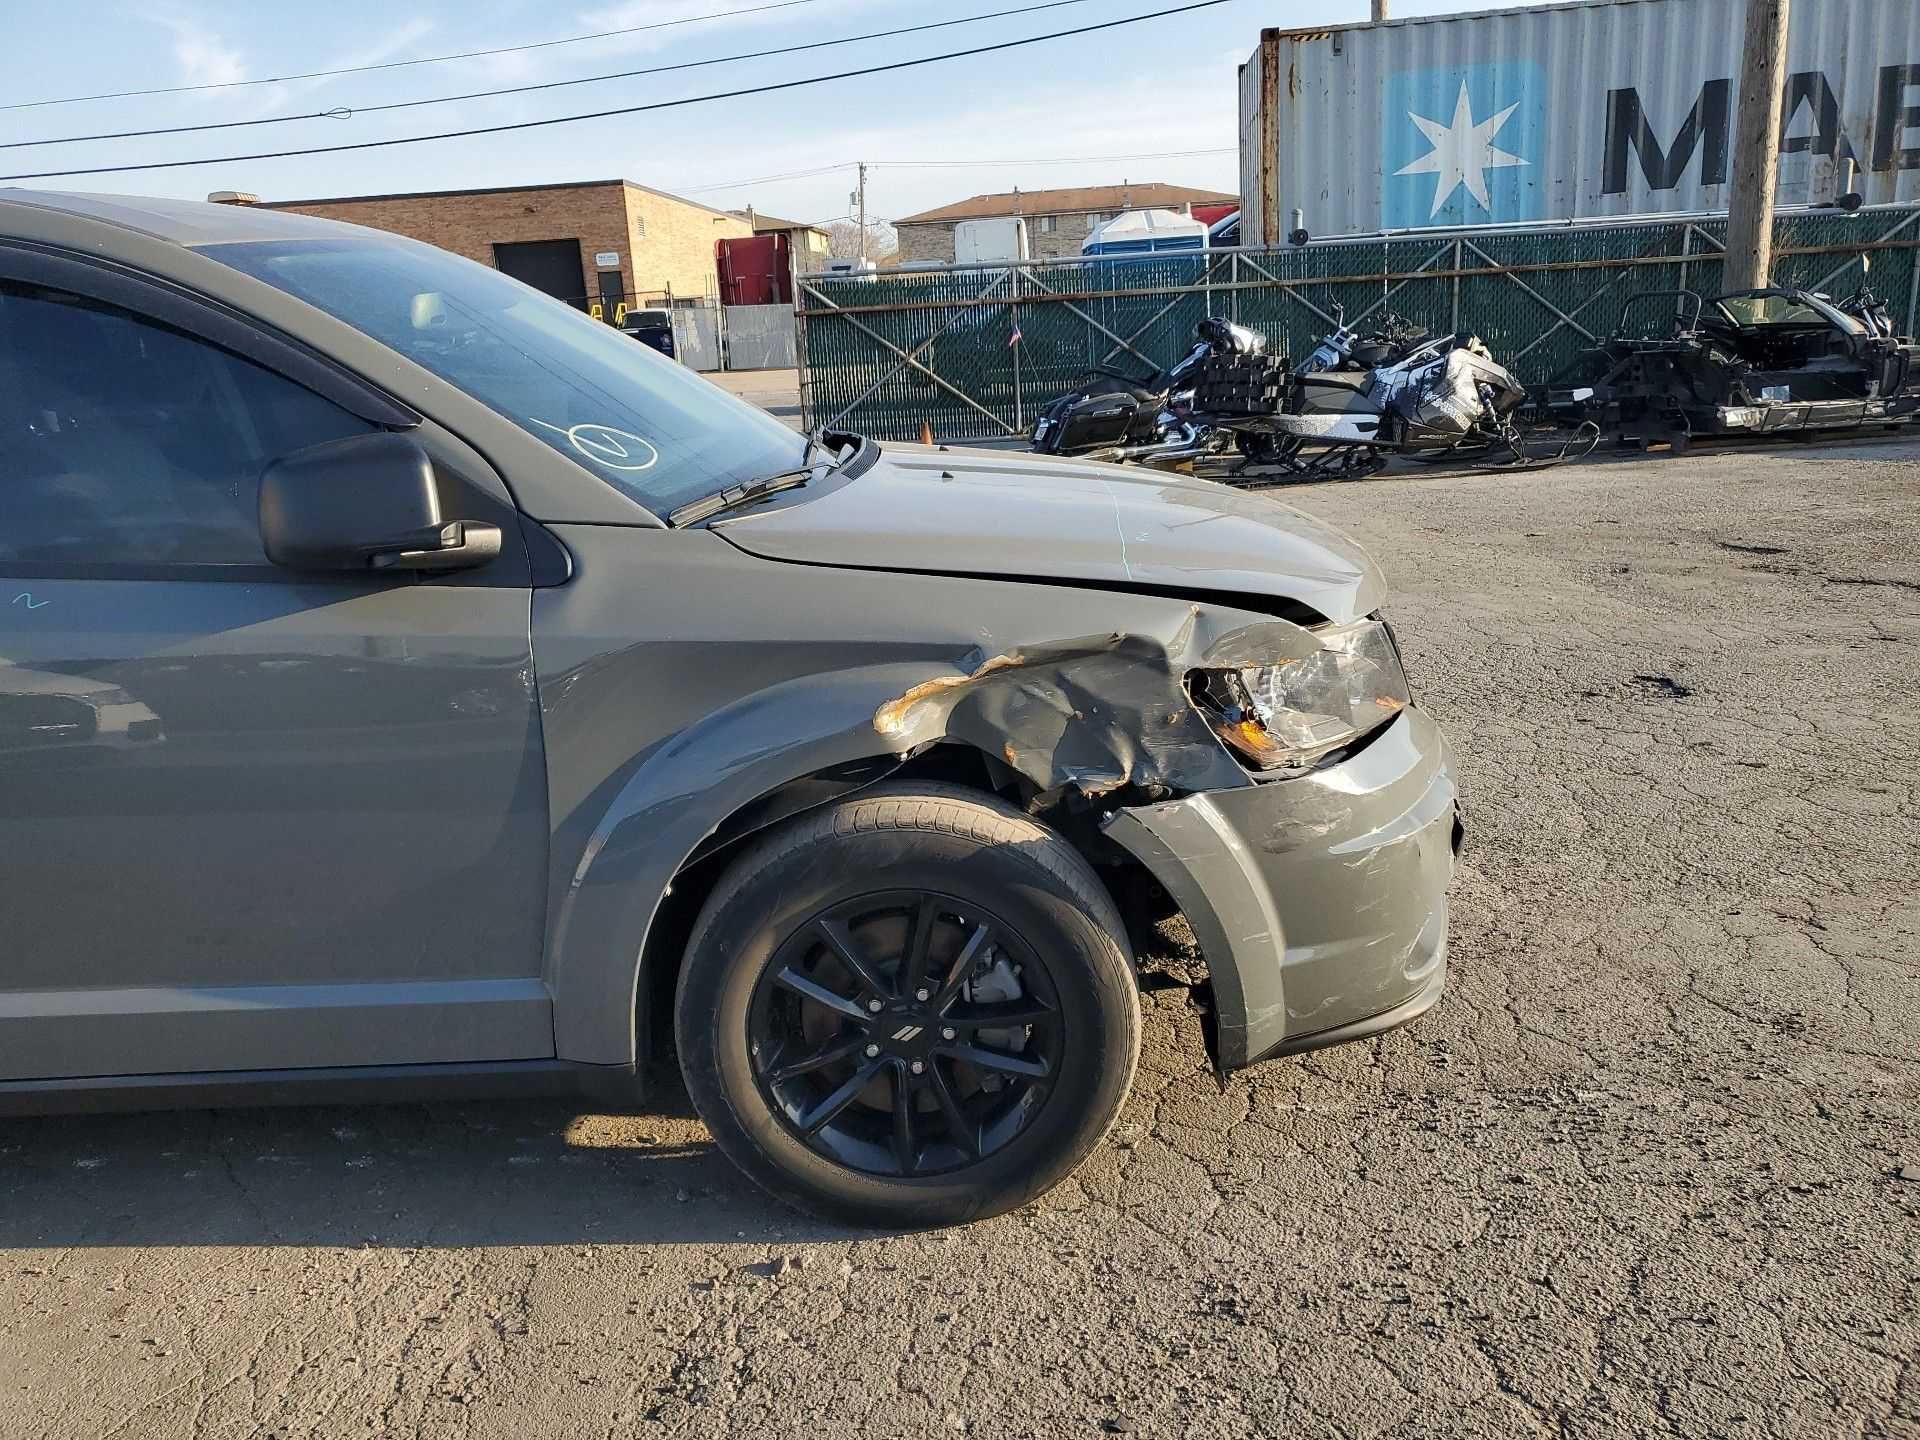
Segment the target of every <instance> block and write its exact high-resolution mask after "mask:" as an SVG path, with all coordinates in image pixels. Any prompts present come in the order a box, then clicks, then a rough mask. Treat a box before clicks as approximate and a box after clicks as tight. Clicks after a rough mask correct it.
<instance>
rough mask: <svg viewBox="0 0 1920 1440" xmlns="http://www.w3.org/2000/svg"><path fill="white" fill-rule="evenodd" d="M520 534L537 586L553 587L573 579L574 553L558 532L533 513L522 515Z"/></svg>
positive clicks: (537, 588) (536, 587)
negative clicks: (537, 518)
mask: <svg viewBox="0 0 1920 1440" xmlns="http://www.w3.org/2000/svg"><path fill="white" fill-rule="evenodd" d="M520 536H521V538H522V539H523V540H524V541H525V542H526V546H527V564H528V566H529V569H530V571H531V574H532V579H533V588H534V589H536V590H551V589H553V588H554V587H555V586H556V585H564V584H566V583H567V581H569V580H571V579H572V578H573V552H572V551H571V550H569V549H567V547H566V545H565V544H564V543H563V542H562V541H561V539H560V537H559V536H558V535H556V534H554V533H553V532H552V531H551V530H549V529H547V527H546V526H544V525H542V524H541V523H540V522H539V521H538V520H535V519H534V518H532V517H531V516H529V515H522V516H521V517H520Z"/></svg>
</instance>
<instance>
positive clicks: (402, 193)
mask: <svg viewBox="0 0 1920 1440" xmlns="http://www.w3.org/2000/svg"><path fill="white" fill-rule="evenodd" d="M615 185H620V186H624V187H625V188H627V189H628V190H638V191H639V192H640V193H641V194H643V195H657V196H659V197H660V198H661V199H663V200H672V201H673V202H675V203H676V204H679V205H687V206H691V207H692V208H693V209H695V210H704V211H706V212H707V213H708V214H709V215H718V216H720V217H721V218H723V219H727V220H738V219H740V218H741V217H740V216H738V215H732V214H729V213H728V212H727V211H725V210H716V209H714V207H713V206H711V205H703V204H701V203H700V202H699V201H698V200H689V199H687V197H686V196H684V195H675V194H674V193H673V192H672V191H670V190H656V189H654V187H653V186H651V185H642V184H641V183H640V182H639V181H637V180H627V179H624V178H621V179H614V180H555V181H551V182H549V183H547V184H544V185H481V186H477V187H475V188H473V189H470V190H396V191H392V192H389V193H387V194H384V195H316V196H313V197H311V198H309V199H305V200H262V201H260V202H259V203H258V204H257V205H256V206H254V207H253V208H255V209H259V210H293V209H297V208H299V207H300V206H302V205H353V204H362V203H368V204H370V203H372V202H375V201H380V200H451V199H455V198H457V197H460V196H465V195H529V194H532V193H533V192H534V191H537V190H605V189H609V188H611V187H613V186H615Z"/></svg>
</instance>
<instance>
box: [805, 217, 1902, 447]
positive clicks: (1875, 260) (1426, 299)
mask: <svg viewBox="0 0 1920 1440" xmlns="http://www.w3.org/2000/svg"><path fill="white" fill-rule="evenodd" d="M1917 222H1920V207H1915V206H1877V207H1873V208H1870V209H1865V210H1861V211H1859V212H1857V213H1854V214H1851V215H1849V214H1846V213H1843V212H1840V211H1835V210H1826V211H1803V212H1794V213H1791V214H1785V215H1781V216H1780V217H1779V218H1778V219H1777V221H1776V224H1775V231H1774V234H1775V239H1774V245H1775V250H1774V266H1773V278H1774V283H1775V284H1776V285H1782V286H1793V287H1800V288H1806V289H1816V290H1832V291H1835V292H1836V293H1838V292H1844V291H1851V290H1852V289H1853V288H1854V287H1855V286H1856V285H1858V284H1860V283H1861V280H1862V265H1861V261H1862V258H1863V257H1867V258H1869V259H1870V262H1871V272H1870V275H1869V276H1868V277H1867V278H1869V279H1870V280H1871V283H1872V286H1873V288H1874V289H1875V290H1876V291H1877V292H1879V294H1880V295H1881V296H1882V297H1883V298H1885V299H1886V300H1887V301H1888V303H1889V305H1890V307H1891V308H1892V310H1893V313H1894V316H1895V319H1896V322H1897V323H1899V324H1902V325H1903V326H1904V328H1905V329H1906V331H1907V332H1908V333H1912V331H1913V328H1914V321H1915V314H1914V311H1915V304H1916V300H1920V270H1917V269H1916V266H1915V260H1914V249H1915V245H1916V244H1917V243H1920V223H1917ZM1725 231H1726V222H1725V221H1724V220H1718V219H1701V218H1673V219H1664V220H1651V221H1638V222H1632V223H1623V224H1618V225H1588V224H1583V225H1578V226H1573V225H1563V226H1557V227H1540V228H1534V229H1530V230H1461V231H1453V232H1422V233H1420V234H1417V235H1407V236H1396V237H1393V238H1391V239H1386V240H1364V241H1326V242H1320V243H1315V244H1310V245H1307V246H1304V247H1300V248H1290V249H1280V250H1220V251H1212V252H1208V253H1205V254H1184V255H1183V254H1168V255H1154V256H1143V257H1139V258H1117V259H1116V258H1104V259H1088V260H1074V261H1066V262H1048V261H1042V262H1035V263H1030V264H1023V265H1017V266H1000V267H988V268H975V269H965V270H958V269H955V270H925V271H907V272H886V273H883V274H879V275H876V276H871V277H867V278H862V279H855V278H834V279H822V278H808V279H806V280H804V281H802V283H801V285H800V288H799V291H798V294H797V298H796V308H797V311H798V325H799V330H800V335H799V340H800V347H799V348H800V362H801V369H800V383H801V405H802V407H803V412H804V414H805V417H806V423H807V425H808V426H809V427H810V428H811V427H814V426H819V425H837V426H845V427H848V428H851V429H855V430H860V431H864V432H865V433H867V434H869V435H874V436H877V437H879V438H881V439H893V440H912V439H917V438H918V437H919V436H920V434H921V427H922V426H923V425H925V426H927V427H929V428H930V429H931V430H932V431H933V433H934V434H935V435H936V436H937V437H938V438H940V439H943V440H984V439H993V438H1005V437H1008V436H1018V435H1024V434H1025V433H1026V431H1027V429H1028V427H1029V426H1031V424H1032V422H1033V415H1034V411H1035V410H1036V409H1037V408H1038V407H1039V406H1042V405H1044V404H1046V402H1047V401H1048V400H1050V399H1052V398H1053V397H1054V396H1056V395H1058V394H1060V393H1062V392H1063V391H1065V390H1067V389H1069V388H1070V387H1072V386H1073V385H1074V384H1075V383H1076V382H1078V381H1079V380H1080V379H1081V378H1083V377H1084V376H1085V375H1086V374H1087V373H1088V372H1089V371H1090V370H1093V369H1096V368H1100V369H1107V370H1113V371H1118V372H1122V373H1126V374H1132V375H1136V376H1139V377H1142V378H1145V377H1147V376H1150V375H1151V374H1153V373H1154V372H1155V371H1157V370H1159V369H1161V368H1163V367H1164V366H1167V365H1170V364H1171V363H1173V361H1175V360H1177V359H1178V358H1179V357H1180V356H1181V355H1183V354H1185V353H1186V351H1187V349H1188V348H1189V347H1190V346H1191V344H1192V337H1193V331H1194V326H1195V325H1196V324H1198V323H1199V322H1200V321H1201V320H1202V319H1204V318H1205V317H1206V316H1208V315H1225V316H1228V317H1229V318H1231V319H1234V320H1237V321H1239V322H1240V323H1242V324H1245V325H1250V326H1252V327H1253V328H1254V329H1256V330H1260V331H1262V332H1264V333H1265V334H1266V336H1267V340H1268V344H1269V347H1270V348H1271V349H1272V350H1274V351H1276V352H1280V351H1284V352H1286V353H1289V354H1292V355H1304V354H1305V353H1306V352H1307V351H1308V350H1310V349H1311V348H1312V347H1313V345H1314V344H1315V343H1316V342H1317V341H1318V340H1319V338H1320V336H1322V335H1323V334H1325V333H1326V331H1327V330H1328V329H1330V328H1331V326H1332V317H1333V314H1334V308H1335V306H1336V305H1340V306H1344V307H1345V315H1346V319H1347V321H1348V322H1349V323H1350V324H1360V325H1362V326H1363V328H1364V322H1365V321H1366V320H1367V319H1368V318H1369V317H1370V316H1376V315H1378V314H1380V313H1382V312H1392V313H1394V314H1397V315H1401V316H1404V317H1405V318H1406V319H1408V320H1411V321H1413V322H1415V323H1416V324H1420V325H1424V326H1426V327H1428V328H1429V329H1431V330H1435V331H1459V330H1465V331H1469V332H1472V333H1474V334H1477V335H1479V336H1480V337H1481V338H1482V339H1483V340H1485V341H1486V343H1487V345H1488V346H1489V348H1490V349H1491V350H1492V351H1493V353H1494V355H1495V356H1496V357H1498V358H1499V359H1501V360H1502V361H1503V362H1505V363H1506V364H1508V365H1509V366H1511V367H1512V368H1513V369H1514V370H1515V371H1516V372H1517V373H1518V374H1519V375H1520V377H1521V378H1522V379H1523V380H1525V381H1528V382H1530V383H1531V382H1539V381H1547V380H1551V379H1552V378H1553V377H1554V376H1555V374H1556V373H1557V372H1559V371H1560V369H1561V368H1562V367H1563V366H1565V365H1566V364H1567V362H1568V361H1569V360H1571V359H1572V358H1573V357H1574V355H1575V354H1576V353H1577V352H1578V351H1579V350H1580V349H1581V348H1582V347H1583V346H1585V345H1588V344H1591V343H1592V342H1593V341H1594V340H1595V339H1596V338H1598V337H1600V336H1604V335H1606V334H1608V333H1609V332H1610V331H1612V330H1613V328H1614V326H1615V323H1616V321H1617V320H1618V318H1619V314H1620V304H1621V301H1622V300H1624V299H1625V298H1626V297H1628V296H1630V295H1633V294H1636V293H1640V292H1643V291H1648V290H1679V289H1685V290H1695V291H1698V292H1700V293H1701V294H1702V295H1706V296H1711V295H1714V294H1717V293H1718V292H1719V291H1720V290H1721V288H1722V285H1721V274H1720V272H1721V262H1720V258H1719V256H1720V252H1721V250H1722V249H1723V248H1724V237H1725Z"/></svg>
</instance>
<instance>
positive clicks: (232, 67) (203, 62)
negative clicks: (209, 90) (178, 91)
mask: <svg viewBox="0 0 1920 1440" xmlns="http://www.w3.org/2000/svg"><path fill="white" fill-rule="evenodd" d="M151 18H152V19H153V20H154V22H155V23H156V24H159V25H161V26H163V27H164V28H166V29H167V30H169V31H170V32H172V34H173V60H174V64H175V65H177V66H178V67H179V71H180V83H181V84H183V85H231V84H232V83H233V82H234V81H236V80H244V79H246V78H247V64H246V59H245V57H244V56H243V55H242V53H241V51H240V49H239V47H238V46H235V45H233V44H230V43H229V42H228V41H227V40H226V38H225V37H224V36H222V35H221V34H220V33H219V32H217V31H215V30H213V29H212V28H210V27H209V26H207V25H206V24H205V23H204V22H202V21H201V20H199V19H197V18H196V17H194V16H192V15H189V14H187V13H186V12H184V11H172V12H165V11H162V12H156V13H154V14H153V15H152V16H151Z"/></svg>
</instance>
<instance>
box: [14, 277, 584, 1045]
mask: <svg viewBox="0 0 1920 1440" xmlns="http://www.w3.org/2000/svg"><path fill="white" fill-rule="evenodd" d="M282 349H285V347H281V346H279V345H278V342H276V341H273V340H272V338H271V337H262V336H260V335H259V333H258V332H257V331H254V330H252V329H251V328H250V327H248V326H247V325H246V323H245V322H244V321H241V320H238V319H237V318H236V317H233V316H231V315H228V314H226V313H225V312H220V311H215V310H212V309H210V308H207V307H201V306H199V305H198V304H197V303H196V302H194V301H193V300H192V299H191V297H184V296H182V295H180V294H179V293H178V292H176V291H172V290H170V289H166V288H164V287H159V286H152V285H148V284H147V283H146V282H144V281H141V280H139V279H138V278H137V277H129V276H128V275H126V274H125V273H124V272H117V271H112V270H109V269H106V268H104V267H99V266H95V265H91V264H87V263H83V262H80V261H78V260H77V259H75V258H72V257H65V258H62V257H50V256H46V255H43V254H35V253H32V252H28V251H24V250H9V249H6V248H3V247H0V915H3V916H4V917H5V943H4V945H0V1079H44V1078H60V1077H75V1076H98V1075H141V1074H147V1075H151V1074H171V1073H180V1072H207V1071H239V1070H263V1069H298V1068H309V1067H333V1066H372V1065H393V1064H418V1063H423V1062H454V1061H499V1060H513V1059H528V1058H538V1057H545V1056H549V1055H551V1054H552V1020H551V1014H550V1007H549V1005H548V1002H547V998H546V990H545V987H544V985H543V984H542V982H541V980H540V956H541V926H542V919H543V916H544V910H545V878H544V876H545V854H546V842H545V836H546V805H545V782H544V761H543V757H542V754H541V744H540V729H539V715H538V708H537V704H536V697H535V692H534V682H533V671H532V658H531V654H530V651H529V640H528V615H529V605H530V598H531V596H530V590H529V578H528V572H527V564H526V557H525V553H524V550H523V549H521V548H520V547H519V546H518V545H517V536H518V533H519V532H518V530H517V528H516V519H517V517H516V516H515V514H514V512H513V511H512V510H511V508H510V505H509V502H508V497H507V494H506V491H505V489H504V487H503V486H501V484H500V482H499V480H498V478H497V477H496V476H494V475H493V474H492V473H491V472H490V471H489V470H488V468H487V467H486V465H485V464H484V462H483V461H482V460H481V459H480V457H479V456H478V455H476V454H474V453H473V452H472V451H471V450H468V449H467V448H466V447H464V446H463V445H461V444H460V442H459V441H458V440H457V439H455V438H454V437H452V436H450V435H447V434H445V433H444V432H436V431H435V430H434V429H433V427H432V426H430V425H421V426H419V427H418V430H417V433H418V434H419V435H420V438H421V439H422V441H423V443H425V444H426V445H427V447H428V449H429V450H430V452H432V453H433V455H434V458H435V462H436V465H437V466H439V467H440V468H441V470H442V474H443V479H445V480H446V481H447V482H448V483H449V484H450V485H452V486H454V487H455V488H456V490H458V491H459V492H461V493H462V494H463V497H464V498H463V499H462V500H461V502H460V503H461V504H463V505H464V506H466V507H468V508H470V509H477V510H478V511H479V513H474V514H471V515H470V516H468V517H462V518H472V519H477V520H486V519H494V520H496V521H500V522H503V523H504V527H505V528H506V530H507V534H508V536H509V544H508V549H507V553H505V554H503V556H502V557H501V559H500V560H498V561H496V562H494V563H493V564H492V565H489V566H487V567H485V568H484V569H481V570H477V571H473V572H469V573H465V574H460V575H448V576H437V577H429V578H411V579H410V578H393V579H375V578H371V577H367V576H360V575H353V576H339V577H334V576H315V575H296V574H293V573H290V572H287V571H284V570H279V569H277V568H275V567H274V566H272V565H270V564H269V563H268V562H267V561H266V558H265V555H264V554H263V552H262V551H261V548H260V538H259V530H258V525H257V517H256V507H257V484H258V478H259V474H260V471H261V469H262V468H263V467H264V466H265V465H266V464H267V463H268V462H270V461H271V460H273V459H275V458H276V457H278V456H279V455H282V454H284V453H287V452H288V451H290V450H293V449H297V448H300V447H302V446H305V445H310V444H314V443H318V442H320V441H322V440H327V439H334V438H339V437H340V436H343V435H349V434H355V433H362V432H365V431H368V430H371V429H373V428H376V427H378V426H380V425H382V424H386V425H389V426H390V425H392V424H393V423H395V414H396V412H394V411H393V409H392V407H391V405H390V402H388V405H387V408H386V410H385V411H384V412H383V410H382V406H381V405H380V404H379V403H375V402H377V401H378V400H379V398H380V397H377V396H370V392H366V391H365V390H364V388H363V387H357V385H356V384H355V382H353V381H352V379H351V377H347V376H344V375H339V374H338V373H337V372H332V371H331V370H330V369H329V367H326V366H325V364H324V362H320V361H318V360H317V358H316V357H312V356H310V355H306V354H304V352H293V351H291V350H287V352H286V353H287V356H288V358H289V359H290V360H291V361H298V362H299V363H297V364H292V363H290V364H288V365H284V366H279V367H277V368H276V364H275V356H276V355H277V354H279V353H280V351H281V350H282ZM296 375H297V376H298V378H294V376H296ZM406 418H407V417H405V416H401V417H400V423H405V420H406Z"/></svg>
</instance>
